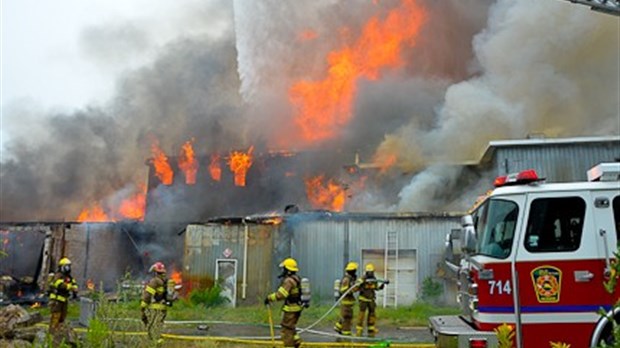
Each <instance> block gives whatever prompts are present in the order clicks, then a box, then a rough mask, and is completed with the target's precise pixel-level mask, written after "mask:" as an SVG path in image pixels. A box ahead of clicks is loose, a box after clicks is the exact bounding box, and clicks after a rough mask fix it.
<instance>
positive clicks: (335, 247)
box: [291, 220, 345, 300]
mask: <svg viewBox="0 0 620 348" xmlns="http://www.w3.org/2000/svg"><path fill="white" fill-rule="evenodd" d="M291 227H292V230H293V240H292V244H293V245H292V248H291V249H292V250H291V251H292V256H293V257H294V258H296V259H297V262H298V263H299V268H300V274H301V275H302V276H303V277H308V278H309V279H310V282H311V287H312V295H313V297H314V298H319V299H320V300H326V299H333V290H334V280H335V279H340V278H342V275H343V269H344V266H343V265H342V262H343V261H342V260H343V249H344V238H343V236H344V231H345V223H344V222H343V221H334V220H314V221H297V222H294V225H293V226H291Z"/></svg>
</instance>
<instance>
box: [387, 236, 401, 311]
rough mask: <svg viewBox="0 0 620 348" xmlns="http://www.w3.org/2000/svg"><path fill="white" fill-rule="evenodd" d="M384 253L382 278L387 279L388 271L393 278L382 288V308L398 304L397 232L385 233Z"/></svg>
mask: <svg viewBox="0 0 620 348" xmlns="http://www.w3.org/2000/svg"><path fill="white" fill-rule="evenodd" d="M384 250H385V254H384V260H383V267H384V275H383V278H384V279H388V277H389V276H390V273H392V274H393V276H394V278H393V279H390V284H389V285H386V286H385V288H384V289H383V308H385V307H387V306H394V307H397V306H398V232H397V231H387V232H386V233H385V249H384Z"/></svg>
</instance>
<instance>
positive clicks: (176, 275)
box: [170, 270, 183, 284]
mask: <svg viewBox="0 0 620 348" xmlns="http://www.w3.org/2000/svg"><path fill="white" fill-rule="evenodd" d="M182 276H183V275H182V274H181V272H179V271H177V270H173V271H172V273H171V274H170V279H172V280H174V282H175V283H176V284H181V283H182V282H183V277H182Z"/></svg>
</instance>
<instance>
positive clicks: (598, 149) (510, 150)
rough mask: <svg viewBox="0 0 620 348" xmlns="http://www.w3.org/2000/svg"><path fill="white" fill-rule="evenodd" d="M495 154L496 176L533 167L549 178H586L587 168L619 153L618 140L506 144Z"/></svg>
mask: <svg viewBox="0 0 620 348" xmlns="http://www.w3.org/2000/svg"><path fill="white" fill-rule="evenodd" d="M495 156H496V157H495V164H496V169H497V173H496V174H497V175H498V176H499V175H505V174H508V173H514V172H518V171H520V170H524V169H530V168H533V169H536V171H537V172H538V174H539V175H540V176H542V177H546V178H547V180H548V181H549V182H569V181H586V180H587V177H586V172H587V170H588V169H590V168H592V167H594V166H595V165H597V164H599V163H601V162H611V161H614V160H615V159H616V158H619V157H620V142H610V143H594V144H592V143H586V144H583V143H579V144H554V145H549V144H545V145H533V146H506V147H499V148H497V150H496V153H495ZM506 160H507V161H508V163H509V168H505V166H504V162H505V161H506Z"/></svg>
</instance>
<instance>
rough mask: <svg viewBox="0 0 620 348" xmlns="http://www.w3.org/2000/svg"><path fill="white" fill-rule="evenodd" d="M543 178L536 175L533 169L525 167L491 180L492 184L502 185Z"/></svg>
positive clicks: (521, 183) (520, 183)
mask: <svg viewBox="0 0 620 348" xmlns="http://www.w3.org/2000/svg"><path fill="white" fill-rule="evenodd" d="M540 180H543V179H542V178H539V177H538V173H536V171H535V170H534V169H527V170H523V171H520V172H518V173H512V174H508V175H503V176H498V177H497V178H495V181H494V182H493V186H495V187H502V186H509V185H523V184H529V183H531V182H535V181H540Z"/></svg>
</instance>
